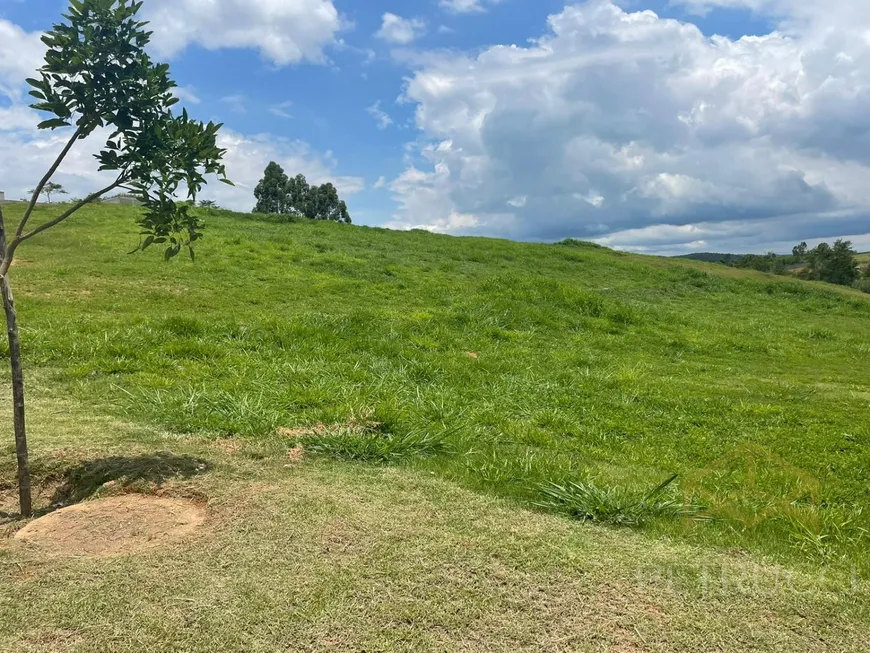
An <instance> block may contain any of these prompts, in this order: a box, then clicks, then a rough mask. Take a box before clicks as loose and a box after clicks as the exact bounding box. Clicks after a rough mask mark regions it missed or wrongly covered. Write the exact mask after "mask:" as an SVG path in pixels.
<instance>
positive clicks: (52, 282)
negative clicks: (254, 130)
mask: <svg viewBox="0 0 870 653" xmlns="http://www.w3.org/2000/svg"><path fill="white" fill-rule="evenodd" d="M4 210H5V211H6V212H7V214H8V213H11V214H12V216H13V217H15V216H16V215H17V213H16V211H18V210H19V209H18V208H17V206H16V205H7V206H6V207H4ZM48 211H49V209H48V208H44V209H42V215H37V216H36V219H39V218H40V217H44V216H47V215H48ZM134 212H135V209H132V208H128V207H114V206H112V207H109V206H97V207H93V208H91V209H89V210H87V211H86V212H84V213H83V214H82V215H80V216H78V217H77V218H76V219H74V220H73V221H70V223H69V224H65V225H63V226H62V227H60V228H58V229H56V230H53V231H51V232H48V233H46V234H45V235H44V237H43V236H41V237H40V238H38V239H34V240H33V241H30V242H28V243H27V244H26V245H25V246H23V247H22V248H21V249H20V250H19V256H20V260H19V261H18V263H17V265H16V266H15V267H14V268H13V283H14V284H15V288H16V289H17V294H18V301H19V310H20V315H21V320H22V326H23V334H22V336H23V343H24V349H25V356H26V360H27V364H28V368H29V370H30V371H34V370H43V371H44V373H45V374H47V376H46V377H45V378H46V379H47V380H46V383H47V384H48V387H51V388H54V391H55V392H57V393H65V394H68V395H69V396H71V397H74V398H75V399H76V400H77V401H80V402H86V403H87V404H88V405H90V406H91V407H92V408H93V409H94V410H95V411H102V412H104V413H108V414H113V415H115V416H117V417H122V418H124V419H127V420H129V421H133V422H136V423H140V424H147V425H152V426H156V427H160V428H163V429H166V430H168V431H171V432H173V433H182V434H191V435H190V437H191V438H194V437H198V438H201V437H209V438H213V439H219V438H227V437H232V438H238V439H241V440H242V441H251V442H275V443H277V445H278V446H285V447H286V448H287V449H290V448H292V447H295V446H296V444H297V443H298V442H297V441H298V440H299V438H297V437H292V436H288V435H286V433H288V432H289V433H294V432H300V433H301V432H305V430H306V429H313V430H312V431H311V433H313V435H314V436H317V434H318V433H319V432H320V431H318V428H322V427H318V425H324V426H325V427H326V429H325V431H324V432H325V433H326V435H327V436H328V437H327V438H326V439H325V440H324V441H323V442H321V443H320V446H319V447H318V446H317V444H316V443H311V439H312V435H311V434H309V435H307V436H304V437H302V440H307V441H308V444H309V446H312V447H313V448H315V449H319V450H320V451H321V452H323V453H331V454H333V455H335V456H337V457H340V458H345V459H354V460H376V461H379V462H385V463H388V464H389V463H395V462H401V463H402V464H403V465H405V466H406V467H410V468H411V469H412V470H414V471H415V472H416V473H417V474H422V475H424V476H429V475H433V476H434V477H435V478H441V479H444V480H446V481H449V482H452V483H454V484H456V485H457V486H458V487H462V488H465V489H469V490H472V491H475V492H478V493H481V494H484V495H493V496H496V497H500V498H501V499H504V500H507V501H509V502H513V503H515V504H517V505H518V506H521V507H525V508H529V509H533V510H538V511H544V512H553V511H556V512H563V513H564V514H565V515H566V519H567V518H568V517H569V516H572V515H573V516H575V517H583V518H586V519H592V520H596V519H600V520H602V521H607V522H610V523H624V522H626V521H629V522H631V523H636V524H640V523H641V522H642V524H643V525H642V529H643V531H644V534H645V535H644V536H645V537H649V538H655V537H663V538H669V539H676V540H682V541H684V542H685V543H687V544H690V545H703V546H712V547H719V548H723V549H725V548H727V549H738V550H746V551H750V552H754V553H757V554H760V555H764V556H767V557H769V558H770V559H773V560H775V561H778V562H786V563H788V564H789V565H792V566H805V567H806V568H813V569H814V568H818V567H819V566H820V565H825V566H827V567H829V568H831V569H837V570H839V572H841V573H844V574H848V573H851V570H852V568H853V566H854V568H855V569H856V570H857V573H858V574H859V575H866V574H867V573H870V556H868V555H867V551H868V544H870V541H868V529H870V511H867V510H865V509H864V507H865V506H866V505H867V504H868V502H870V377H868V375H867V369H868V362H870V328H868V327H870V301H868V299H870V298H868V297H867V296H864V295H861V294H859V293H857V292H853V291H851V290H848V289H840V288H834V287H830V286H825V285H822V284H811V283H806V282H800V281H796V280H789V279H783V278H778V277H773V276H768V275H763V274H759V273H753V272H750V271H742V270H735V269H731V268H725V267H723V266H714V265H706V264H703V263H696V262H691V261H677V260H672V259H660V258H654V257H639V256H631V255H625V254H620V253H617V252H613V251H609V250H605V249H601V248H597V247H594V246H589V245H583V244H581V243H574V244H569V245H543V244H541V245H536V244H521V243H513V242H507V241H499V240H488V239H470V238H469V239H459V238H449V237H445V236H438V235H433V234H429V233H425V232H409V233H396V232H389V231H385V230H380V229H372V228H361V227H347V226H342V225H335V224H324V223H312V222H307V221H302V222H298V223H273V222H268V221H258V220H255V219H253V218H252V217H251V216H246V215H235V214H230V213H225V212H215V213H213V214H210V215H206V216H205V217H206V219H207V222H208V231H207V237H206V238H205V239H204V240H203V241H202V244H201V246H200V247H199V249H198V251H197V262H196V263H195V264H192V263H191V262H190V261H189V260H186V259H182V258H179V259H177V260H174V261H171V262H169V263H165V262H163V260H162V256H160V252H157V251H149V252H146V253H145V254H137V255H129V254H127V253H126V252H128V251H130V250H132V249H133V248H134V247H135V245H136V236H135V230H134V227H133V220H134V215H135V213H134ZM348 425H350V426H348ZM353 425H362V426H363V428H353ZM280 429H285V431H284V433H285V435H283V436H282V435H280V434H278V433H277V432H278V431H279V430H280ZM342 433H346V434H349V435H348V437H347V438H342V437H341V434H342ZM336 434H337V435H336ZM351 435H352V437H350V436H351ZM365 438H369V439H368V440H367V439H365ZM421 443H422V444H421ZM396 451H399V452H400V454H401V455H393V454H394V453H395V452H396ZM674 474H678V477H677V479H676V481H674V482H673V483H671V484H669V485H668V486H667V487H666V488H665V490H664V491H663V492H664V494H662V493H659V494H658V495H656V497H655V500H656V502H658V503H662V502H664V504H665V505H667V506H672V507H673V508H674V509H673V510H671V509H667V510H658V511H657V512H656V511H654V512H655V514H653V515H651V518H650V519H645V518H644V519H640V520H632V519H629V520H624V519H621V518H620V514H621V513H627V514H628V516H629V517H631V516H632V514H631V511H632V510H635V508H634V506H636V505H638V502H641V501H643V500H645V498H646V497H647V496H648V494H649V493H650V492H651V491H653V490H654V488H657V486H659V485H660V484H661V483H662V482H663V481H665V480H667V479H669V478H670V477H671V476H672V475H674ZM554 486H556V487H559V488H564V489H570V488H572V487H573V488H577V487H579V488H581V490H580V491H576V492H575V493H574V495H573V496H574V498H573V499H569V500H565V501H560V502H554V501H552V500H551V499H552V492H550V493H549V494H548V489H549V490H551V489H552V488H553V487H554ZM385 491H386V490H385ZM457 496H458V495H457ZM462 496H466V495H462ZM560 496H564V495H560ZM595 504H601V505H595ZM684 508H687V509H684ZM688 508H691V509H688ZM701 509H702V510H701ZM547 523H550V522H547ZM638 527H640V526H638Z"/></svg>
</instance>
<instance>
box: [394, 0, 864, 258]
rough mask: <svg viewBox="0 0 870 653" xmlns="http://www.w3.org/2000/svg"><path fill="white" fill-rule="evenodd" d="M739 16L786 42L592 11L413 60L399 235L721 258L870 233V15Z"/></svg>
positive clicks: (767, 4)
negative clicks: (582, 242)
mask: <svg viewBox="0 0 870 653" xmlns="http://www.w3.org/2000/svg"><path fill="white" fill-rule="evenodd" d="M712 1H713V2H718V3H719V4H725V3H728V2H729V0H712ZM740 2H741V4H748V5H750V6H754V7H756V8H758V9H761V10H766V11H775V12H777V13H776V16H777V17H778V18H777V20H778V21H779V22H780V23H781V25H782V26H783V27H782V30H783V31H777V32H773V33H771V34H769V35H767V36H763V37H744V38H742V39H739V40H736V41H735V40H729V39H727V38H723V37H713V38H708V37H706V36H705V35H704V34H702V33H701V31H700V30H698V29H697V28H696V27H695V26H694V25H691V24H686V23H681V22H678V21H675V20H666V19H661V18H659V17H658V16H657V15H656V14H654V13H653V12H651V11H638V12H627V11H624V10H623V9H621V8H620V7H618V6H617V5H616V4H614V3H613V2H611V1H609V0H592V1H590V2H586V3H582V4H578V5H573V6H567V7H565V9H564V10H563V11H562V12H561V13H559V14H556V15H553V16H551V17H550V19H549V32H548V33H547V34H545V35H544V36H543V37H542V38H540V39H538V40H537V41H535V42H533V43H532V44H531V45H529V46H528V47H517V46H496V47H491V48H489V49H486V50H484V51H483V52H481V53H479V54H478V55H476V56H471V55H461V54H449V53H448V54H443V53H428V54H427V55H425V56H420V57H418V58H417V59H416V66H417V70H416V72H415V73H414V74H413V76H412V77H411V78H410V79H409V81H408V83H407V87H406V90H405V99H406V101H408V102H411V103H414V104H416V123H417V127H418V128H419V129H420V131H421V137H420V139H419V142H422V146H421V147H419V148H418V152H417V154H418V156H417V157H414V158H413V160H412V165H410V166H409V168H408V170H407V171H406V172H405V173H404V174H403V175H401V176H400V177H399V179H397V180H395V181H394V182H393V183H392V184H391V188H392V190H393V193H394V195H395V197H396V199H397V201H398V202H399V205H400V209H399V211H398V213H397V214H396V216H395V219H394V221H393V225H394V226H406V227H409V226H421V225H424V226H426V225H428V226H429V227H430V228H432V229H433V230H439V231H450V232H453V233H486V234H493V235H501V236H507V237H514V238H524V239H541V240H549V239H556V238H562V237H566V236H576V237H582V238H604V237H608V235H609V234H610V235H613V234H621V236H620V238H621V240H620V241H619V242H620V245H621V246H624V245H625V243H626V242H627V241H626V240H625V239H626V238H629V237H637V238H639V239H643V238H646V237H647V236H648V235H649V234H650V233H655V232H654V231H653V232H650V231H643V230H647V229H653V230H655V229H658V228H664V227H669V228H670V227H672V228H673V229H675V230H676V231H671V232H668V233H670V234H671V235H672V236H673V237H674V238H676V239H677V240H680V239H682V241H683V242H685V243H695V242H700V241H704V242H707V243H708V244H709V245H710V246H711V247H712V246H713V245H714V244H715V242H717V239H718V240H719V241H720V242H721V241H724V240H727V239H730V240H729V242H734V243H735V244H738V243H743V244H745V245H747V246H748V245H752V246H755V247H757V246H759V243H760V242H761V241H760V240H759V239H760V238H764V239H767V240H768V241H769V242H777V241H786V240H796V241H798V240H801V239H805V238H809V237H814V236H818V237H833V236H836V235H840V234H845V233H857V232H861V230H862V227H861V226H859V225H860V224H862V223H863V224H864V227H863V230H864V231H867V226H866V225H867V224H870V221H868V219H867V217H868V216H870V184H867V183H866V180H867V179H870V112H868V111H867V107H868V106H870V38H868V35H870V4H868V5H867V8H864V6H863V5H862V7H858V8H856V3H855V2H852V1H850V0H830V1H829V2H826V3H825V7H824V11H822V9H820V5H819V4H818V3H806V2H798V0H769V1H768V0H758V1H757V2H756V1H755V0H740ZM709 4H711V2H704V5H709ZM731 4H736V2H732V3H731ZM696 5H697V7H699V8H702V4H701V3H700V2H698V3H696ZM809 5H812V6H813V7H814V8H812V9H809V8H807V7H808V6H809ZM850 9H855V11H853V12H852V11H849V10H850ZM789 12H790V13H789ZM521 198H522V201H520V199H521ZM709 225H721V227H719V226H717V227H716V228H715V229H713V230H712V231H711V232H710V233H707V232H708V231H709V229H710V227H709ZM737 225H739V229H738V231H737V232H733V233H732V232H731V231H727V230H726V229H725V228H726V227H728V226H734V228H737V227H736V226H737ZM693 226H695V227H698V228H699V229H702V231H703V232H704V233H703V234H702V236H701V237H699V236H698V235H697V234H695V233H693V232H692V231H691V230H690V229H686V228H687V227H693ZM823 231H824V232H825V233H821V232H823ZM726 232H727V233H726ZM752 234H755V235H754V236H753V235H752ZM614 242H615V241H614ZM638 242H640V241H638Z"/></svg>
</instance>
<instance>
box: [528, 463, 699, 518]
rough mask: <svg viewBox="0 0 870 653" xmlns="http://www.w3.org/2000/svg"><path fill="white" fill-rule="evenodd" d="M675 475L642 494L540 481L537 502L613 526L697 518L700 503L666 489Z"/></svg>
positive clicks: (611, 488) (589, 485)
mask: <svg viewBox="0 0 870 653" xmlns="http://www.w3.org/2000/svg"><path fill="white" fill-rule="evenodd" d="M677 476H678V475H677V474H674V475H673V476H671V477H669V478H667V479H666V480H665V481H663V482H662V483H660V484H659V485H658V486H656V487H655V488H653V489H652V490H651V491H650V492H647V493H645V494H640V493H637V492H632V491H630V490H627V489H625V488H618V487H599V486H597V485H595V484H593V483H574V482H569V483H565V484H564V485H560V484H558V483H544V484H541V485H539V486H538V490H539V492H540V494H541V495H542V496H543V499H542V500H541V501H539V502H537V505H539V506H542V507H545V508H550V509H555V510H557V511H559V512H565V513H568V514H569V515H571V516H572V517H575V518H577V519H580V520H583V521H595V522H600V523H602V524H610V525H614V526H631V527H637V526H642V525H643V524H645V523H646V522H648V521H650V520H651V519H656V518H660V517H698V516H699V515H700V514H701V512H702V510H703V506H699V505H693V504H687V503H684V502H682V501H679V500H678V499H676V498H675V497H674V496H673V495H672V493H670V492H669V488H670V487H671V486H672V485H673V483H674V482H675V481H676V480H677Z"/></svg>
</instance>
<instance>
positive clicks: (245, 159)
mask: <svg viewBox="0 0 870 653" xmlns="http://www.w3.org/2000/svg"><path fill="white" fill-rule="evenodd" d="M38 120H39V116H38V115H37V114H36V112H35V111H32V110H30V109H25V108H15V109H0V180H2V188H0V190H3V191H5V192H6V196H7V198H9V199H16V198H23V197H25V195H26V192H27V189H29V188H33V185H34V183H35V182H36V180H38V179H39V177H41V176H42V174H44V173H45V170H46V169H47V168H48V167H49V166H50V165H51V163H52V162H53V161H54V159H55V157H57V155H58V154H59V152H60V150H61V149H62V148H63V146H64V145H65V144H66V141H67V140H68V139H69V136H70V134H69V130H57V131H54V132H51V131H37V130H36V129H35V125H36V123H37V122H38ZM106 137H108V132H100V133H95V134H94V135H93V136H92V137H91V138H89V139H88V140H86V141H84V142H81V143H79V144H77V145H76V147H74V148H73V149H72V151H71V152H70V154H69V156H68V157H67V158H66V159H65V161H64V163H63V165H62V166H61V168H60V169H59V170H58V172H57V173H56V174H55V177H54V181H56V182H58V183H61V184H63V186H64V187H65V188H66V189H67V190H68V191H69V193H70V196H73V197H75V196H78V197H83V196H85V195H87V194H88V193H90V192H93V191H94V190H96V189H97V188H100V187H102V186H105V185H107V183H109V182H110V181H111V180H112V179H113V177H109V176H108V175H107V174H106V173H100V172H97V164H96V161H95V160H94V159H93V158H92V157H93V155H94V154H95V153H96V152H97V151H98V150H99V148H101V147H102V146H103V144H104V143H105V140H106ZM218 145H219V146H220V147H223V148H226V150H227V154H226V156H225V159H224V162H225V164H226V167H227V176H228V177H229V178H230V179H232V181H233V183H234V184H235V186H234V187H231V186H227V185H225V184H221V183H218V182H217V180H216V179H210V180H209V182H210V183H209V185H208V186H206V187H205V188H204V189H203V193H202V197H203V198H208V199H214V200H216V201H217V202H218V203H219V204H220V205H221V206H224V207H226V208H231V209H235V210H238V211H250V210H251V207H252V206H253V202H254V199H253V197H254V195H253V193H254V187H255V186H256V185H257V182H258V181H259V180H260V178H262V176H263V170H264V169H265V168H266V166H267V165H268V163H269V162H270V161H277V162H278V163H280V164H281V165H282V166H283V167H284V169H285V170H286V171H287V173H288V174H293V175H295V174H298V173H302V174H304V175H305V176H306V177H307V178H308V180H309V182H311V183H313V184H322V183H324V182H327V181H331V182H332V183H334V184H335V186H336V187H337V188H338V190H339V192H340V193H341V194H342V196H348V195H353V194H354V193H357V192H359V191H361V190H363V189H364V188H365V182H364V180H363V179H362V178H360V177H348V176H341V175H339V174H337V173H336V167H337V162H336V160H335V157H334V156H333V155H332V153H331V152H327V153H325V154H320V153H318V152H316V151H314V150H313V149H312V148H311V147H310V146H309V145H308V144H307V143H304V142H302V141H295V140H288V139H282V138H279V137H276V136H274V135H271V134H262V135H255V136H245V135H243V134H240V133H238V132H235V131H233V130H231V129H228V128H227V127H224V128H223V129H222V130H221V132H220V135H219V141H218ZM211 182H213V183H211Z"/></svg>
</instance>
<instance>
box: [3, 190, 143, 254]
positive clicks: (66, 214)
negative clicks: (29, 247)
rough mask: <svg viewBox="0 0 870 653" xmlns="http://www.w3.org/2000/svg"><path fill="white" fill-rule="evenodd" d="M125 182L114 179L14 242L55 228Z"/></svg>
mask: <svg viewBox="0 0 870 653" xmlns="http://www.w3.org/2000/svg"><path fill="white" fill-rule="evenodd" d="M125 181H126V180H125V179H120V178H118V179H116V180H115V181H114V182H112V183H111V184H110V185H108V186H106V187H105V188H104V189H103V190H98V191H97V192H96V193H91V194H90V195H88V196H87V197H86V198H84V199H83V200H80V201H79V202H78V203H77V204H75V205H74V206H72V207H71V208H69V209H67V210H66V211H64V212H63V213H62V214H61V215H59V216H58V217H56V218H55V219H54V220H49V221H48V222H46V223H44V224H41V225H39V226H38V227H36V229H33V230H32V231H30V232H28V233H26V234H24V235H23V236H21V237H18V238H16V240H17V241H18V242H19V243H23V242H24V241H25V240H27V239H28V238H33V237H34V236H35V235H36V234H38V233H42V232H43V231H45V230H46V229H51V228H52V227H53V226H55V225H56V224H60V223H61V222H63V221H64V220H66V219H67V218H68V217H70V216H71V215H72V214H73V213H75V212H76V211H78V210H79V209H80V208H82V207H83V206H84V205H86V204H90V203H91V202H93V201H94V200H95V199H97V198H98V197H102V196H103V195H105V194H106V193H108V192H109V191H110V190H114V189H115V188H117V187H118V186H120V185H121V184H123V183H125ZM16 246H17V245H16Z"/></svg>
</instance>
